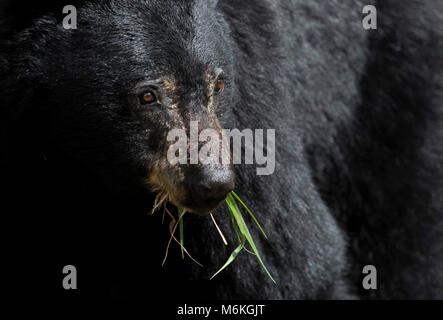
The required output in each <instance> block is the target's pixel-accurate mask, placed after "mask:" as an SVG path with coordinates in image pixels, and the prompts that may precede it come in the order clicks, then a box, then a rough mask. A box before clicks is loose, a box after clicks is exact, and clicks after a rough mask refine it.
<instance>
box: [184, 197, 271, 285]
mask: <svg viewBox="0 0 443 320" xmlns="http://www.w3.org/2000/svg"><path fill="white" fill-rule="evenodd" d="M236 200H237V201H238V202H240V204H241V205H242V206H243V207H244V208H245V210H246V211H247V212H248V213H249V215H250V216H251V217H252V219H253V220H254V222H255V223H256V224H257V226H258V228H259V229H260V231H261V233H262V234H263V235H264V237H265V238H266V239H267V238H268V237H267V235H266V233H265V232H264V230H263V228H262V227H261V225H260V224H259V223H258V221H257V219H256V218H255V216H254V215H253V214H252V212H251V211H250V210H249V208H248V207H247V206H246V205H245V204H244V202H243V201H242V200H241V199H240V197H239V196H238V195H237V194H236V193H235V192H234V191H232V192H231V193H230V194H228V196H227V197H226V199H225V202H226V205H227V206H228V210H229V214H230V216H231V221H232V226H233V228H234V231H235V234H236V236H237V238H238V240H239V242H240V244H239V245H238V246H237V247H236V248H235V250H234V251H233V252H232V253H231V255H230V256H229V258H228V260H227V261H226V262H225V264H224V265H223V266H222V267H221V268H220V269H219V270H218V271H217V272H216V273H215V274H214V275H213V276H212V277H211V279H213V278H214V277H215V276H216V275H217V274H219V273H220V272H221V271H222V270H224V269H225V268H226V267H228V266H229V265H230V264H231V263H232V262H233V261H234V260H235V258H236V257H237V255H238V254H239V253H240V252H241V251H242V250H243V249H244V250H245V251H247V252H249V253H251V254H253V255H254V256H256V257H257V260H258V262H259V263H260V265H261V266H262V268H263V269H264V271H265V272H266V274H267V275H268V277H269V278H270V279H271V280H272V281H273V282H274V283H276V282H275V280H274V278H273V277H272V276H271V274H270V273H269V271H268V269H267V268H266V267H265V265H264V263H263V260H262V259H261V257H260V254H259V253H258V250H257V247H256V246H255V243H254V241H253V240H252V236H251V233H250V232H249V229H248V227H247V226H246V223H245V220H244V219H243V216H242V214H241V212H240V209H239V207H238V205H237V202H236ZM177 209H178V223H179V230H180V247H181V253H182V258H183V259H184V252H183V249H184V246H183V242H184V228H183V219H180V217H181V216H182V212H183V208H182V207H181V206H178V207H177ZM246 242H247V243H248V244H249V246H250V247H251V249H252V252H251V251H250V250H248V249H247V248H246V247H245V245H246Z"/></svg>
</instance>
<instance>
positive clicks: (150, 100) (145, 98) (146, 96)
mask: <svg viewBox="0 0 443 320" xmlns="http://www.w3.org/2000/svg"><path fill="white" fill-rule="evenodd" d="M139 98H140V103H141V104H142V105H145V104H154V103H156V102H157V96H156V95H155V92H154V91H152V90H147V91H145V92H143V93H142V94H141V95H140V97H139Z"/></svg>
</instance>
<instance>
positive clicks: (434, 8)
mask: <svg viewBox="0 0 443 320" xmlns="http://www.w3.org/2000/svg"><path fill="white" fill-rule="evenodd" d="M71 4H74V5H76V6H77V9H78V29H77V30H64V29H63V28H62V26H61V21H62V19H63V15H62V7H63V4H59V3H57V2H56V1H52V2H51V1H50V2H45V3H43V4H41V3H40V2H39V3H38V4H37V3H35V4H32V5H30V6H27V7H22V5H20V4H19V3H18V2H17V1H15V2H14V1H13V2H9V1H0V8H1V11H0V32H1V34H0V36H1V38H0V45H1V46H0V96H1V106H0V129H1V143H2V147H1V158H0V161H1V170H2V171H1V174H2V176H1V179H2V182H3V185H4V186H5V192H3V193H2V196H3V197H4V201H3V200H2V206H4V207H3V208H2V213H3V216H5V217H8V218H9V219H8V220H7V221H8V225H9V226H10V229H11V230H13V235H14V236H13V238H11V239H13V242H14V247H13V249H12V250H11V252H10V254H11V255H10V256H11V259H8V260H7V261H8V262H7V266H9V267H10V269H11V273H10V274H11V277H10V278H11V279H12V280H13V282H14V283H15V284H17V283H19V282H20V281H23V279H22V278H21V277H22V275H23V273H20V271H23V272H27V271H28V269H27V268H29V267H31V268H33V270H34V271H33V273H34V274H35V275H36V277H38V280H34V281H38V283H39V285H38V286H36V290H39V291H38V292H42V290H43V289H47V290H50V291H49V292H52V293H54V294H57V295H60V294H64V295H71V296H72V295H77V296H80V297H84V296H90V297H97V296H98V297H109V296H111V297H119V298H121V297H152V298H156V299H167V298H178V297H186V298H187V299H188V298H191V297H194V298H204V299H209V298H242V299H247V298H260V299H346V298H388V299H389V298H410V299H414V298H443V272H442V270H443V246H442V243H443V202H442V201H443V200H442V197H441V195H442V194H443V185H442V181H443V150H442V149H443V146H442V143H441V142H442V138H443V109H442V108H441V106H442V102H443V59H442V56H441V53H442V52H443V17H442V16H441V12H443V5H442V4H441V2H437V1H419V0H408V1H395V0H391V1H384V0H383V1H375V3H374V4H375V5H376V7H377V9H378V29H377V30H371V31H366V30H364V29H363V28H362V25H361V20H362V18H363V15H362V14H361V12H362V8H363V6H364V5H366V4H367V3H364V1H360V0H348V1H338V0H337V1H335V0H334V1H332V0H331V1H304V0H303V1H302V0H291V1H266V0H256V1H249V0H242V1H237V0H219V1H216V0H211V1H203V0H189V1H172V0H162V1H160V0H147V1H141V0H140V1H136V0H133V1H130V0H103V1H100V0H97V1H92V0H91V1H74V2H72V1H71ZM215 67H219V68H222V69H223V70H224V73H225V77H226V80H225V81H226V88H225V90H224V92H223V95H222V97H221V98H220V99H221V100H220V103H219V109H218V110H217V116H218V120H219V121H220V124H221V126H222V127H223V128H239V129H244V128H252V129H255V128H264V129H267V128H275V129H276V170H275V172H274V174H272V175H269V176H257V175H256V172H255V167H254V166H251V165H237V166H236V168H235V170H236V182H235V183H236V190H237V191H238V192H237V193H238V194H239V195H240V197H241V198H242V199H243V200H244V201H245V202H246V203H247V204H248V206H249V207H250V208H251V209H253V211H254V213H255V214H256V216H257V219H258V220H259V221H260V222H261V223H262V225H263V228H264V229H265V230H266V232H267V233H268V235H269V240H267V241H266V240H265V239H263V237H261V236H260V234H259V233H258V232H255V231H254V232H253V236H254V239H256V240H255V241H256V244H257V247H258V249H259V251H260V252H261V255H262V257H263V260H264V263H265V264H266V266H267V267H268V269H269V270H270V272H271V273H272V275H273V276H274V278H275V280H276V282H277V285H275V284H273V283H272V282H271V281H270V280H269V279H268V278H267V277H266V275H265V273H264V272H263V271H262V270H261V267H260V266H259V264H258V263H257V261H256V259H255V258H254V257H252V256H250V255H248V254H247V253H242V254H241V255H239V257H238V258H237V260H236V261H235V262H234V263H233V264H232V265H231V266H230V267H229V268H228V269H227V270H225V271H224V272H222V273H221V274H220V275H219V276H217V277H216V278H215V279H214V280H212V281H206V280H207V279H208V278H209V277H210V276H211V275H212V274H213V273H214V272H215V271H216V270H217V269H218V268H219V267H220V266H221V265H222V264H223V263H224V262H225V260H226V259H227V257H228V256H229V254H230V252H231V251H232V250H233V248H235V245H236V238H235V234H234V233H233V231H232V228H231V225H230V223H231V222H230V218H229V216H228V214H227V209H226V207H224V206H221V207H220V208H219V209H218V210H217V212H216V213H217V214H215V217H216V219H217V221H218V224H219V226H220V228H221V229H222V230H223V233H224V234H225V236H226V237H227V238H228V239H229V246H228V247H225V246H224V245H223V243H222V241H221V239H220V238H219V236H218V233H217V232H216V229H215V227H214V225H213V224H212V221H211V219H210V218H209V217H198V216H193V215H191V214H188V215H187V216H186V218H185V220H184V224H185V229H184V230H185V233H184V234H185V246H186V248H187V250H188V251H189V252H190V253H191V254H192V255H193V256H194V257H195V258H196V259H197V260H198V261H199V262H201V263H202V264H203V265H204V268H200V267H199V266H197V265H196V264H194V263H193V262H192V261H190V260H189V259H186V260H181V257H180V253H179V248H178V247H177V246H172V247H171V250H170V253H169V257H168V261H167V262H166V265H165V267H163V268H162V267H161V266H160V264H161V261H162V259H163V255H164V250H165V246H166V243H167V241H168V236H169V234H168V231H167V230H168V229H167V223H165V224H164V225H162V224H161V212H158V213H156V214H155V215H153V216H150V215H148V212H149V210H150V208H152V205H153V201H154V197H155V194H154V193H152V192H150V191H149V190H148V189H147V188H146V186H145V184H144V181H145V180H146V179H147V177H148V176H149V175H150V174H151V173H152V172H153V171H154V169H156V164H158V162H156V161H155V159H158V158H161V157H164V156H165V155H164V154H163V153H162V150H163V149H162V143H163V141H164V132H166V130H167V129H168V128H170V127H171V123H170V122H169V121H168V117H167V116H165V114H163V113H161V112H160V111H159V112H157V111H156V112H154V111H149V112H148V113H146V114H144V116H143V118H140V117H134V111H133V109H131V108H133V105H131V102H130V101H131V99H128V96H130V95H131V94H132V92H133V90H134V88H135V87H136V86H137V83H138V82H139V81H140V80H142V79H152V78H158V77H173V78H174V79H175V81H176V82H175V84H174V85H176V86H177V88H176V90H175V96H174V99H176V102H177V104H178V108H179V110H180V113H181V114H182V116H183V119H189V118H191V117H192V116H197V117H199V113H198V110H197V109H198V108H197V107H198V106H199V105H200V104H204V103H206V102H207V101H206V100H205V98H204V92H205V91H204V88H205V85H206V84H205V78H204V75H205V72H207V70H212V69H211V68H215ZM188 174H189V175H191V173H188ZM251 225H252V224H251ZM251 229H252V228H251ZM67 264H72V265H74V266H76V267H77V269H78V278H79V280H78V281H79V289H78V290H77V292H76V293H72V292H69V291H64V290H63V289H62V287H61V281H62V278H63V274H62V268H63V266H64V265H67ZM367 264H371V265H375V266H376V267H377V270H378V276H379V278H378V290H373V291H367V290H364V289H363V288H362V285H361V280H362V273H361V272H362V268H363V266H364V265H367ZM28 280H29V279H28ZM25 281H26V280H25ZM18 287H20V286H18Z"/></svg>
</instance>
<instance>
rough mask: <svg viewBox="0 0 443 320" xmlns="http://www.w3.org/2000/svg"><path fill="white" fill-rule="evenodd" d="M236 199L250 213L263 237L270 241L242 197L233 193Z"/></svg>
mask: <svg viewBox="0 0 443 320" xmlns="http://www.w3.org/2000/svg"><path fill="white" fill-rule="evenodd" d="M231 193H232V194H233V195H234V197H235V198H236V199H237V200H238V202H240V203H241V205H242V206H243V207H244V208H245V209H246V211H247V212H248V213H249V215H250V216H251V217H252V219H253V220H254V222H255V223H256V224H257V226H258V228H259V229H260V231H261V233H263V235H264V236H265V238H266V239H268V236H267V235H266V233H265V231H264V230H263V228H262V227H261V225H260V223H258V221H257V219H256V218H255V216H254V215H253V214H252V212H251V210H249V208H248V207H247V206H246V205H245V204H244V203H243V201H241V199H240V197H239V196H238V195H237V194H236V193H235V192H234V191H232V192H231Z"/></svg>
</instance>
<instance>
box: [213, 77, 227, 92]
mask: <svg viewBox="0 0 443 320" xmlns="http://www.w3.org/2000/svg"><path fill="white" fill-rule="evenodd" d="M224 87H225V80H224V79H223V78H219V79H217V81H216V82H215V86H214V93H215V94H220V93H221V92H222V91H223V88H224Z"/></svg>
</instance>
